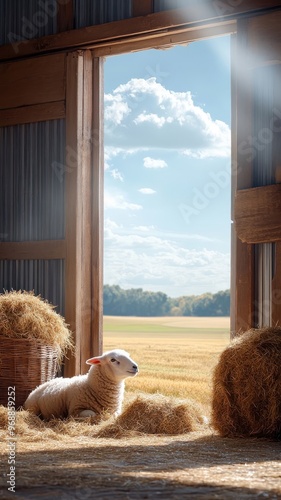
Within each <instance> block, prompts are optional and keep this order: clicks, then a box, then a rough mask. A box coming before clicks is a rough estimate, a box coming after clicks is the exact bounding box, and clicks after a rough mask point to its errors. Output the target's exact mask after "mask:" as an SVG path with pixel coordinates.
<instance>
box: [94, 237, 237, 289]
mask: <svg viewBox="0 0 281 500" xmlns="http://www.w3.org/2000/svg"><path fill="white" fill-rule="evenodd" d="M136 229H137V228H135V231H134V232H133V233H131V234H128V233H127V232H126V233H123V232H122V231H119V230H118V229H116V230H115V229H114V228H112V230H109V231H108V232H107V234H106V237H105V250H106V251H105V266H104V270H105V283H108V284H116V283H117V282H118V284H119V285H120V286H122V287H124V288H131V287H139V286H141V287H143V288H144V289H146V290H154V291H157V290H162V291H164V292H166V293H167V294H168V295H171V296H180V295H192V294H200V293H204V292H207V291H211V292H215V291H218V290H223V289H227V288H229V277H230V256H229V254H226V253H222V252H219V251H214V250H208V249H206V248H202V249H200V250H198V249H190V248H186V247H185V246H183V242H179V241H175V239H174V240H173V239H171V238H165V237H158V236H155V235H154V234H155V233H154V234H153V231H147V232H146V230H144V231H141V230H139V231H138V233H139V234H137V231H136ZM138 229H140V228H138Z"/></svg>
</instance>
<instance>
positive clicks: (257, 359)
mask: <svg viewBox="0 0 281 500" xmlns="http://www.w3.org/2000/svg"><path fill="white" fill-rule="evenodd" d="M280 395H281V328H280V327H275V328H261V329H251V330H249V331H247V332H245V333H244V334H242V335H241V336H239V337H237V338H236V339H234V340H233V341H232V342H231V343H230V345H229V346H228V347H227V348H226V349H225V350H224V351H223V352H222V354H221V356H220V358H219V361H218V364H217V366H216V368H215V370H214V375H213V394H212V415H211V422H212V425H213V427H214V428H215V429H216V430H217V431H218V432H219V433H220V434H221V435H222V436H229V437H239V436H240V437H242V436H245V437H246V436H247V437H249V436H256V437H270V438H274V439H275V438H277V439H279V438H280V437H281V396H280Z"/></svg>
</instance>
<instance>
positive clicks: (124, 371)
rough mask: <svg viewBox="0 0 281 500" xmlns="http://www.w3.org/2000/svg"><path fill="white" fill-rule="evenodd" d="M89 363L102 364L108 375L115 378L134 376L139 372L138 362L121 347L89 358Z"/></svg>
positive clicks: (121, 378)
mask: <svg viewBox="0 0 281 500" xmlns="http://www.w3.org/2000/svg"><path fill="white" fill-rule="evenodd" d="M86 363H87V364H89V365H92V364H100V365H101V366H102V367H103V368H104V370H105V371H106V373H107V375H108V376H110V378H113V379H114V380H117V381H121V380H124V379H125V378H128V377H134V376H135V375H137V373H138V371H139V370H138V365H137V363H136V362H135V361H134V360H133V359H131V358H130V355H129V354H128V353H127V352H126V351H123V350H121V349H115V350H114V351H108V352H105V353H104V354H103V355H102V356H98V357H95V358H91V359H88V360H87V361H86Z"/></svg>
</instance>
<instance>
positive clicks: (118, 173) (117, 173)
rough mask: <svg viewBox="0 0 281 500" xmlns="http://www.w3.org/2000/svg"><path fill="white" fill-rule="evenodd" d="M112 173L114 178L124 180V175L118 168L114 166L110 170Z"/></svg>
mask: <svg viewBox="0 0 281 500" xmlns="http://www.w3.org/2000/svg"><path fill="white" fill-rule="evenodd" d="M110 174H111V176H112V177H113V179H115V180H117V181H121V182H124V178H123V175H122V174H121V172H119V170H118V169H117V168H113V169H112V170H110Z"/></svg>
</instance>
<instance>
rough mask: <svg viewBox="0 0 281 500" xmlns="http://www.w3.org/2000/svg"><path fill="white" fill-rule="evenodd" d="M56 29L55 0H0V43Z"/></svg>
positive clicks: (53, 31)
mask: <svg viewBox="0 0 281 500" xmlns="http://www.w3.org/2000/svg"><path fill="white" fill-rule="evenodd" d="M56 31H57V3H56V1H55V0H48V1H46V0H0V45H4V44H7V43H17V42H19V41H20V40H31V39H32V38H38V37H41V36H45V35H52V34H54V33H56Z"/></svg>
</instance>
